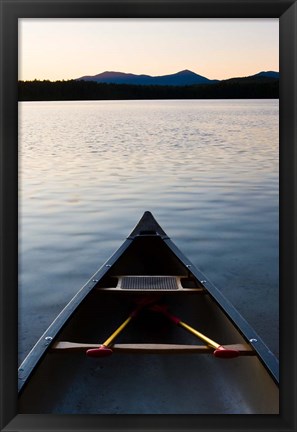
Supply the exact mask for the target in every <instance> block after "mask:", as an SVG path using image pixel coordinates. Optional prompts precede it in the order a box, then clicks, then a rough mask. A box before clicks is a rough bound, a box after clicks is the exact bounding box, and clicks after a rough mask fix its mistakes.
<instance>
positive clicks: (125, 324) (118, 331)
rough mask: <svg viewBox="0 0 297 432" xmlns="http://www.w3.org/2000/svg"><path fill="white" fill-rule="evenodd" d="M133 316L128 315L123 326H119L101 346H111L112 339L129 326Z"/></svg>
mask: <svg viewBox="0 0 297 432" xmlns="http://www.w3.org/2000/svg"><path fill="white" fill-rule="evenodd" d="M133 316H134V315H130V316H129V317H128V318H127V319H126V320H125V321H124V322H123V324H121V325H120V326H119V327H118V328H117V329H116V330H115V331H114V332H113V334H112V335H111V336H109V338H108V339H106V341H105V342H103V344H102V345H104V346H106V347H108V346H109V345H111V344H112V342H113V341H114V339H115V338H116V337H117V336H118V335H119V334H120V333H121V331H122V330H124V328H125V327H126V326H127V325H128V324H129V322H130V321H131V319H132V318H133Z"/></svg>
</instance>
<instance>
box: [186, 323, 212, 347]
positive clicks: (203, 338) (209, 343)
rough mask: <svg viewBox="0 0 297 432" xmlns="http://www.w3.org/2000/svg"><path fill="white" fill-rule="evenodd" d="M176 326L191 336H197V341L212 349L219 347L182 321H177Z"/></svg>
mask: <svg viewBox="0 0 297 432" xmlns="http://www.w3.org/2000/svg"><path fill="white" fill-rule="evenodd" d="M178 325H180V326H181V327H183V328H185V329H186V330H188V331H189V332H190V333H192V334H193V335H195V336H197V337H198V338H199V339H201V340H203V341H204V342H205V343H206V344H207V345H209V346H211V347H212V348H214V349H218V348H219V347H220V344H218V343H216V342H215V341H213V340H211V339H209V337H207V336H205V335H204V334H202V333H200V332H199V331H198V330H195V329H194V328H193V327H191V326H189V325H188V324H186V323H184V322H183V321H179V323H178Z"/></svg>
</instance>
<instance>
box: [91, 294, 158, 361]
mask: <svg viewBox="0 0 297 432" xmlns="http://www.w3.org/2000/svg"><path fill="white" fill-rule="evenodd" d="M155 301H156V297H151V298H146V297H145V298H142V297H141V298H140V299H138V301H137V304H138V306H137V308H136V309H135V310H134V311H133V312H132V313H131V314H130V315H129V316H128V318H127V319H126V320H125V321H124V322H123V323H122V324H121V325H120V326H119V327H118V328H117V329H116V330H115V331H114V332H113V333H112V335H111V336H109V338H108V339H106V341H105V342H103V344H101V345H100V346H99V347H98V348H91V349H88V350H87V351H86V354H87V356H88V357H107V356H110V355H111V354H112V353H113V351H112V349H111V348H110V345H111V344H112V342H113V341H114V340H115V338H116V337H117V336H118V335H119V334H120V333H121V332H122V331H123V330H124V328H125V327H126V326H127V325H128V324H129V322H130V321H131V320H132V319H133V318H135V317H136V315H137V314H138V313H139V311H140V310H141V309H143V308H144V307H146V306H148V305H149V304H152V303H154V302H155Z"/></svg>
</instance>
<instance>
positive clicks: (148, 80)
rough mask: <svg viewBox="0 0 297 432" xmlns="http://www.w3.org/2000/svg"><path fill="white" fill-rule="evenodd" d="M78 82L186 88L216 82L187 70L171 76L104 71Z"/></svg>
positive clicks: (82, 78) (80, 79) (83, 77)
mask: <svg viewBox="0 0 297 432" xmlns="http://www.w3.org/2000/svg"><path fill="white" fill-rule="evenodd" d="M77 80H78V81H95V82H99V83H105V84H129V85H150V86H151V85H159V86H188V85H195V84H213V83H215V82H217V80H210V79H208V78H206V77H204V76H202V75H198V74H196V73H195V72H192V71H190V70H188V69H185V70H182V71H180V72H177V73H175V74H171V75H160V76H150V75H135V74H132V73H124V72H112V71H106V72H102V73H100V74H97V75H93V76H90V75H86V76H82V77H80V78H77Z"/></svg>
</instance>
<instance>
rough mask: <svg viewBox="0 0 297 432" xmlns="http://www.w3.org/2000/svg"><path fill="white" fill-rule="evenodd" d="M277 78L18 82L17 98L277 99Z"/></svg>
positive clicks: (50, 99)
mask: <svg viewBox="0 0 297 432" xmlns="http://www.w3.org/2000/svg"><path fill="white" fill-rule="evenodd" d="M278 97H279V80H278V79H273V78H264V79H259V78H253V79H248V78H233V79H230V80H224V81H220V82H218V83H215V84H207V85H203V84H200V85H192V86H184V87H174V86H156V85H155V86H144V85H128V84H105V83H97V82H94V81H77V80H67V81H49V80H43V81H39V80H34V81H19V82H18V100H19V101H56V100H127V99H277V98H278Z"/></svg>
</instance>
